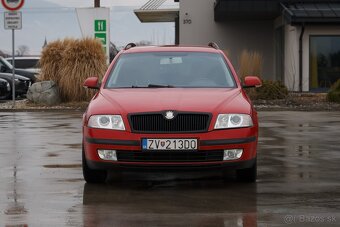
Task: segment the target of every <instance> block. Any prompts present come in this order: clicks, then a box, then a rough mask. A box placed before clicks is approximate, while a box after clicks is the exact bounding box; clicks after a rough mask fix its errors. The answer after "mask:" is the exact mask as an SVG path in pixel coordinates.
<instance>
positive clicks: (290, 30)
mask: <svg viewBox="0 0 340 227" xmlns="http://www.w3.org/2000/svg"><path fill="white" fill-rule="evenodd" d="M300 31H301V29H300V28H299V27H293V26H290V25H286V26H285V62H284V82H285V85H286V86H287V88H288V90H290V91H298V90H299V36H300Z"/></svg>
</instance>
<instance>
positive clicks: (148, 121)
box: [129, 113, 210, 133]
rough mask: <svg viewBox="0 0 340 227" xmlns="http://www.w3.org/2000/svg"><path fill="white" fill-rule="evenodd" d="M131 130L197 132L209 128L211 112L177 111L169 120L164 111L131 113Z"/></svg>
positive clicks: (141, 131) (140, 131) (145, 131)
mask: <svg viewBox="0 0 340 227" xmlns="http://www.w3.org/2000/svg"><path fill="white" fill-rule="evenodd" d="M129 120H130V126H131V130H132V131H133V132H139V133H176V132H177V133H183V132H185V133H195V132H205V131H207V130H208V127H209V123H210V114H207V113H176V114H175V118H174V119H171V120H167V119H165V117H164V113H147V114H131V115H130V116H129Z"/></svg>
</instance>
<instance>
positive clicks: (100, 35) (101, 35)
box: [94, 33, 106, 45]
mask: <svg viewBox="0 0 340 227" xmlns="http://www.w3.org/2000/svg"><path fill="white" fill-rule="evenodd" d="M94 37H95V38H97V39H100V41H101V42H102V44H103V45H106V33H94Z"/></svg>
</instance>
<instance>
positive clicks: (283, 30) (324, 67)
mask: <svg viewBox="0 0 340 227" xmlns="http://www.w3.org/2000/svg"><path fill="white" fill-rule="evenodd" d="M174 1H175V2H179V5H177V7H176V6H175V7H170V8H166V7H165V8H164V6H163V8H162V4H163V3H164V2H166V1H165V0H150V1H149V2H148V3H149V7H148V5H147V4H146V5H144V8H143V7H142V8H141V9H140V10H136V11H135V13H136V15H138V17H139V19H140V20H141V21H142V22H156V21H159V22H161V21H167V22H169V21H173V22H174V23H175V24H176V37H177V39H176V43H178V44H183V45H207V43H209V42H211V41H213V42H216V43H217V44H218V45H219V46H220V48H221V49H223V50H226V51H227V52H228V55H229V57H230V59H231V61H232V62H233V63H234V65H235V66H236V67H237V64H238V58H239V56H240V54H241V52H242V51H243V50H248V51H256V52H258V53H260V54H261V55H262V58H263V63H264V65H263V75H262V77H263V78H264V79H271V80H280V81H283V82H284V83H285V85H286V86H287V87H288V89H289V90H292V91H324V90H327V89H328V88H329V87H330V86H331V84H333V83H334V82H335V81H336V80H338V79H340V0H174ZM152 2H153V3H158V4H156V5H155V4H153V5H152V4H151V6H153V7H150V3H152ZM143 14H144V15H143Z"/></svg>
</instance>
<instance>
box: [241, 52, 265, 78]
mask: <svg viewBox="0 0 340 227" xmlns="http://www.w3.org/2000/svg"><path fill="white" fill-rule="evenodd" d="M239 65H240V68H239V72H238V75H239V76H240V78H241V79H244V77H245V76H258V77H261V75H262V65H263V57H262V55H261V54H260V53H258V52H256V51H254V52H250V51H248V50H243V51H242V53H241V55H240V58H239Z"/></svg>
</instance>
